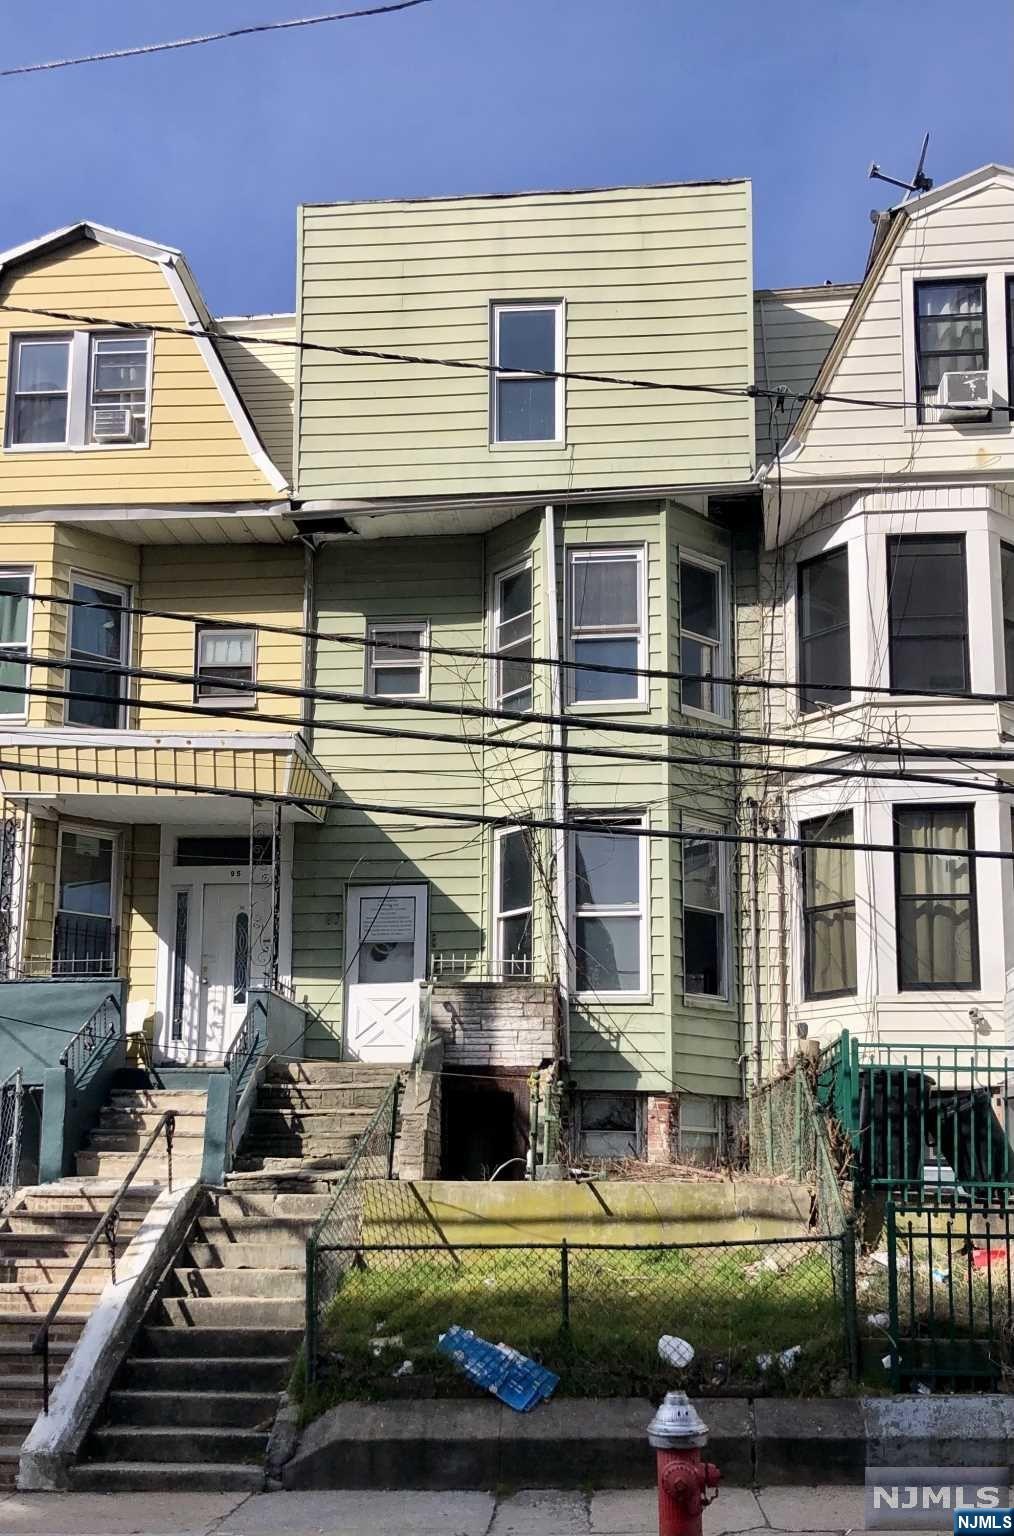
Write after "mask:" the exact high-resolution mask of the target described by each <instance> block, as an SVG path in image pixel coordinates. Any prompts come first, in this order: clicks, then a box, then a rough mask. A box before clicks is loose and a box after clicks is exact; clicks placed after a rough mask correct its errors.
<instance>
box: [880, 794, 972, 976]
mask: <svg viewBox="0 0 1014 1536" xmlns="http://www.w3.org/2000/svg"><path fill="white" fill-rule="evenodd" d="M899 841H901V842H902V843H904V844H905V845H906V846H908V847H911V848H913V849H919V848H927V847H930V846H936V847H938V848H947V849H953V850H954V853H953V856H950V857H946V858H942V857H940V856H939V855H934V854H920V853H918V852H913V853H904V854H901V855H900V878H901V891H900V896H901V902H900V913H899V917H900V931H899V935H898V942H899V945H900V947H901V975H902V979H903V981H904V980H908V981H909V982H912V983H916V984H918V985H928V984H933V983H936V984H939V985H946V984H948V983H951V984H955V985H958V986H962V985H964V986H967V985H970V984H972V983H973V982H974V980H975V974H974V971H975V962H974V953H973V944H972V924H973V919H974V911H973V902H972V886H971V870H970V863H969V859H968V857H967V856H966V855H964V853H963V850H964V849H966V848H967V847H968V818H967V815H966V813H965V811H964V810H954V811H948V810H939V811H932V812H927V813H921V814H907V813H902V817H901V837H900V839H899Z"/></svg>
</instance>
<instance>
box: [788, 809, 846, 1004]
mask: <svg viewBox="0 0 1014 1536" xmlns="http://www.w3.org/2000/svg"><path fill="white" fill-rule="evenodd" d="M799 835H800V838H801V839H802V842H803V845H804V846H803V850H802V856H803V971H804V978H803V980H804V985H803V991H804V993H805V995H806V996H807V997H838V996H839V995H841V994H842V993H847V992H854V991H855V990H856V887H855V865H854V862H853V861H854V858H855V855H854V854H853V852H852V842H853V836H852V812H851V811H842V812H841V813H840V814H839V815H837V816H831V817H830V818H828V817H821V818H820V819H819V820H816V821H804V822H803V823H802V825H801V826H800V828H799ZM808 843H822V844H823V843H831V844H833V845H834V846H833V847H830V848H825V847H820V848H817V847H807V846H806V844H808Z"/></svg>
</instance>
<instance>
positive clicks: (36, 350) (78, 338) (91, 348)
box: [5, 331, 152, 449]
mask: <svg viewBox="0 0 1014 1536" xmlns="http://www.w3.org/2000/svg"><path fill="white" fill-rule="evenodd" d="M151 356H152V338H151V336H150V335H148V334H145V333H143V332H141V333H138V332H134V331H131V332H120V331H117V332H114V333H103V332H96V331H72V332H70V334H69V335H55V336H52V335H50V334H49V333H48V332H34V333H33V334H32V335H28V336H12V337H11V340H10V379H11V385H10V388H9V390H8V403H7V432H6V438H5V441H6V444H7V447H8V448H26V449H32V448H35V449H47V448H129V447H142V446H144V445H145V444H146V443H147V441H148V415H149V404H150V400H149V397H150V390H151Z"/></svg>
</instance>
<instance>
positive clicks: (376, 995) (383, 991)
mask: <svg viewBox="0 0 1014 1536" xmlns="http://www.w3.org/2000/svg"><path fill="white" fill-rule="evenodd" d="M428 931H429V891H428V888H427V887H426V886H425V885H353V886H350V887H349V890H348V903H347V915H346V922H345V973H346V987H345V995H346V1004H345V1049H346V1053H347V1055H349V1056H350V1057H351V1058H352V1059H353V1060H355V1061H377V1062H386V1061H390V1062H407V1061H410V1060H411V1059H412V1051H413V1049H414V1046H415V1039H416V1033H417V1031H418V1027H419V1006H420V995H421V984H422V982H423V981H425V979H426V951H427V938H428Z"/></svg>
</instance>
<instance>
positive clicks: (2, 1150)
mask: <svg viewBox="0 0 1014 1536" xmlns="http://www.w3.org/2000/svg"><path fill="white" fill-rule="evenodd" d="M24 1093H25V1084H24V1074H23V1072H22V1069H21V1068H20V1067H18V1068H17V1070H16V1071H14V1072H12V1073H11V1074H10V1076H9V1077H7V1078H5V1079H4V1081H3V1082H2V1083H0V1213H2V1212H3V1211H5V1210H6V1209H7V1206H8V1205H9V1204H10V1201H11V1198H12V1196H13V1194H14V1191H15V1190H16V1189H17V1187H18V1169H19V1168H20V1166H21V1125H22V1110H23V1104H24Z"/></svg>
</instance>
